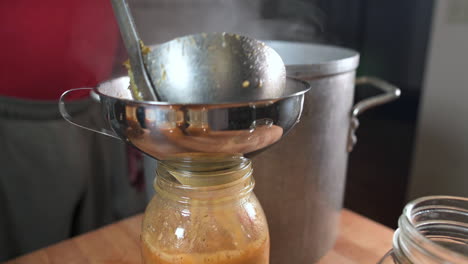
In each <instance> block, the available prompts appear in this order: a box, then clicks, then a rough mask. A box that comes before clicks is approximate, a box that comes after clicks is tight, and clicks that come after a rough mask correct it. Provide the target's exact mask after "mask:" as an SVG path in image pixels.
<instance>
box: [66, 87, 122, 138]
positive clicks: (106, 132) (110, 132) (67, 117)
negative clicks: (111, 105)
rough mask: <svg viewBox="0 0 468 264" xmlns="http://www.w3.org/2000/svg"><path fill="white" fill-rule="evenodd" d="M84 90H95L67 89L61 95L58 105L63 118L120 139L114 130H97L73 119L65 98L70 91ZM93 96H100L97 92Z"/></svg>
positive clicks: (73, 123) (76, 124) (79, 125)
mask: <svg viewBox="0 0 468 264" xmlns="http://www.w3.org/2000/svg"><path fill="white" fill-rule="evenodd" d="M82 90H93V88H75V89H70V90H68V91H65V92H64V93H63V94H62V95H61V96H60V99H59V104H58V106H59V111H60V114H61V115H62V117H63V119H65V120H67V121H68V123H70V124H72V125H75V126H77V127H81V128H84V129H86V130H89V131H92V132H96V133H98V134H101V135H106V136H109V137H112V138H117V139H120V137H119V136H117V134H116V133H115V132H114V131H110V130H108V129H105V128H101V130H97V129H94V128H90V127H87V126H85V125H81V124H78V123H76V122H74V121H73V117H72V116H71V115H70V114H69V113H68V111H67V108H66V107H65V98H66V97H67V95H68V94H69V93H72V92H76V91H82ZM91 93H93V92H91ZM91 96H92V97H93V99H95V100H97V98H96V97H98V95H97V94H92V95H91Z"/></svg>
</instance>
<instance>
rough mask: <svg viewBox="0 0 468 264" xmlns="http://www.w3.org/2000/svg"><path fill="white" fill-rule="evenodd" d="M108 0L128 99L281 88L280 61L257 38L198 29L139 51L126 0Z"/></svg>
mask: <svg viewBox="0 0 468 264" xmlns="http://www.w3.org/2000/svg"><path fill="white" fill-rule="evenodd" d="M112 4H113V8H114V12H115V15H116V18H117V21H118V24H119V27H120V31H121V34H122V38H123V40H124V44H125V47H126V49H127V51H128V54H129V57H130V65H131V68H132V72H133V77H134V81H135V84H136V88H137V90H138V93H136V94H135V93H134V95H133V97H134V98H133V99H135V100H140V101H163V102H170V103H177V104H206V103H235V102H246V101H256V100H263V99H271V98H278V97H281V95H282V94H283V92H284V89H285V85H286V70H285V66H284V63H283V61H282V59H281V57H280V56H279V55H278V54H277V53H276V52H275V51H274V50H273V49H272V48H270V47H268V46H267V45H265V44H264V43H263V42H261V41H258V40H255V39H252V38H248V37H245V36H240V35H237V34H228V33H209V34H205V33H202V34H197V35H191V36H185V37H180V38H177V39H174V40H171V41H169V42H166V43H163V44H161V45H156V46H152V47H151V48H150V51H149V52H148V53H145V54H144V53H143V52H142V43H141V41H140V38H139V37H138V34H137V31H136V28H135V23H134V21H133V18H132V16H131V14H130V10H129V7H128V4H127V2H126V0H112ZM133 88H135V87H133Z"/></svg>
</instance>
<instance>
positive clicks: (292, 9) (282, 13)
mask: <svg viewBox="0 0 468 264" xmlns="http://www.w3.org/2000/svg"><path fill="white" fill-rule="evenodd" d="M132 11H133V13H134V16H135V20H136V23H137V26H138V28H139V31H140V33H141V36H142V38H143V40H145V41H146V43H148V44H155V43H161V42H165V41H168V40H171V39H174V38H176V37H180V36H184V35H189V34H196V33H201V32H231V33H239V34H243V35H247V36H250V37H254V38H257V39H281V40H290V41H320V40H321V39H322V36H323V35H324V34H323V31H324V23H323V21H324V14H323V12H322V11H321V10H320V9H319V8H318V7H317V4H316V0H276V1H271V0H270V1H268V0H197V1H194V0H133V3H132Z"/></svg>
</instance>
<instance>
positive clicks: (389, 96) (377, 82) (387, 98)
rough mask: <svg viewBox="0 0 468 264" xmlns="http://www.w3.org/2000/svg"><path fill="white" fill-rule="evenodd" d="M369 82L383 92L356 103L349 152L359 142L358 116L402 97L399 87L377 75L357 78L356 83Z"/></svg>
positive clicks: (352, 117) (352, 112)
mask: <svg viewBox="0 0 468 264" xmlns="http://www.w3.org/2000/svg"><path fill="white" fill-rule="evenodd" d="M362 84H368V85H372V86H374V87H375V88H377V89H380V90H381V91H382V92H383V94H380V95H376V96H373V97H370V98H367V99H364V100H362V101H360V102H359V103H357V104H356V105H354V107H353V109H352V110H351V124H350V128H349V137H348V146H347V148H348V152H351V151H352V150H353V147H354V145H355V144H356V142H357V137H356V134H355V132H356V129H357V128H358V126H359V121H358V118H357V117H358V116H359V115H360V114H362V113H363V112H364V111H366V110H368V109H370V108H372V107H375V106H378V105H382V104H385V103H388V102H391V101H393V100H395V99H397V98H398V97H400V94H401V91H400V89H399V88H398V87H396V86H394V85H391V84H389V83H388V82H386V81H383V80H381V79H378V78H375V77H359V78H357V79H356V85H362Z"/></svg>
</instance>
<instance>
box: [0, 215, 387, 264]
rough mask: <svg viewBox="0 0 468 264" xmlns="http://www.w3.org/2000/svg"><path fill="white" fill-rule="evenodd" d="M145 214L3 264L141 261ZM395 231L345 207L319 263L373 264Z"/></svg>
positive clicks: (123, 263) (122, 263) (132, 263)
mask: <svg viewBox="0 0 468 264" xmlns="http://www.w3.org/2000/svg"><path fill="white" fill-rule="evenodd" d="M141 220H142V215H137V216H134V217H131V218H128V219H126V220H123V221H120V222H117V223H114V224H111V225H108V226H106V227H103V228H100V229H98V230H96V231H93V232H90V233H87V234H84V235H81V236H78V237H75V238H72V239H69V240H65V241H63V242H60V243H58V244H56V245H53V246H50V247H47V248H44V249H40V250H38V251H35V252H32V253H30V254H27V255H24V256H22V257H19V258H17V259H13V260H10V261H8V262H6V263H4V264H140V263H142V261H141V256H140V248H139V239H140V225H141ZM392 234H393V230H391V229H390V228H387V227H385V226H383V225H380V224H378V223H376V222H373V221H371V220H369V219H367V218H365V217H362V216H360V215H358V214H356V213H353V212H351V211H349V210H346V209H344V210H343V211H342V214H341V223H340V233H339V236H338V240H337V242H336V244H335V246H334V248H333V249H332V250H331V251H329V252H328V254H327V255H325V256H324V257H323V258H322V259H321V260H320V261H319V262H318V263H319V264H366V263H369V264H374V263H377V262H378V260H379V259H380V258H381V257H382V256H383V255H384V254H385V253H386V252H387V251H388V250H389V249H390V248H391V246H392Z"/></svg>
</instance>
